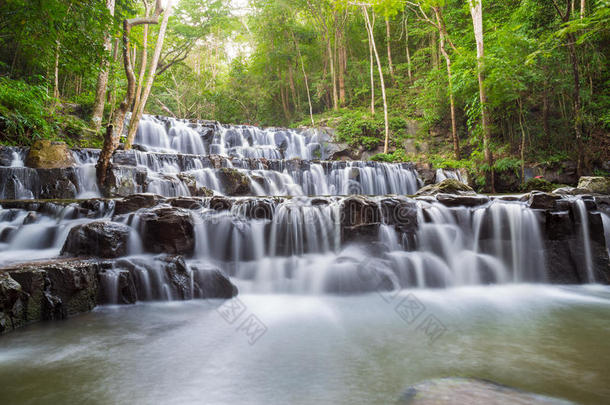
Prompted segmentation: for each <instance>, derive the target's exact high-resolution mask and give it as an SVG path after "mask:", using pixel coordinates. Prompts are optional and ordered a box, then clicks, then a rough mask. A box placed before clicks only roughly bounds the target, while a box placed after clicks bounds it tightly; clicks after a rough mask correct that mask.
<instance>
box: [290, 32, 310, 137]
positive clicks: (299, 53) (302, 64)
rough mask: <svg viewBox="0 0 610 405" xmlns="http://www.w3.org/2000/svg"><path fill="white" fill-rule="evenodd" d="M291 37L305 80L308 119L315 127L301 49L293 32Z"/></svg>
mask: <svg viewBox="0 0 610 405" xmlns="http://www.w3.org/2000/svg"><path fill="white" fill-rule="evenodd" d="M290 34H291V35H292V40H293V41H294V46H295V48H296V50H297V55H298V56H299V60H300V61H301V70H302V71H303V78H304V79H305V88H306V89H307V103H308V104H309V118H310V119H311V125H312V126H315V125H316V123H315V122H314V119H313V107H312V105H311V94H310V93H311V92H310V91H309V80H308V78H307V72H306V71H305V62H304V61H303V55H302V54H301V49H300V48H299V43H298V42H297V39H296V37H295V36H294V32H292V30H291V31H290Z"/></svg>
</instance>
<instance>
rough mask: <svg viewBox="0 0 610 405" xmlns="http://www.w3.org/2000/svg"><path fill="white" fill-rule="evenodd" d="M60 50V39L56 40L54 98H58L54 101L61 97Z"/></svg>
mask: <svg viewBox="0 0 610 405" xmlns="http://www.w3.org/2000/svg"><path fill="white" fill-rule="evenodd" d="M59 50H60V43H59V39H58V40H57V41H55V64H54V65H53V98H54V99H55V100H56V101H55V102H54V103H57V100H58V99H59Z"/></svg>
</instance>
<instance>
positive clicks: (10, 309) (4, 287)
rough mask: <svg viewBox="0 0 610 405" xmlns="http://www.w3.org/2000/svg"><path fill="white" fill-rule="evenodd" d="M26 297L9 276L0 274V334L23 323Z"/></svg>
mask: <svg viewBox="0 0 610 405" xmlns="http://www.w3.org/2000/svg"><path fill="white" fill-rule="evenodd" d="M25 299H27V295H26V294H25V293H24V292H23V290H22V288H21V285H19V283H18V282H16V281H15V280H13V279H12V278H11V276H10V275H8V274H4V273H0V334H1V333H3V332H5V331H9V330H13V329H16V328H17V327H19V326H21V325H22V324H23V323H24V319H23V318H24V314H23V310H24V307H23V301H24V300H25Z"/></svg>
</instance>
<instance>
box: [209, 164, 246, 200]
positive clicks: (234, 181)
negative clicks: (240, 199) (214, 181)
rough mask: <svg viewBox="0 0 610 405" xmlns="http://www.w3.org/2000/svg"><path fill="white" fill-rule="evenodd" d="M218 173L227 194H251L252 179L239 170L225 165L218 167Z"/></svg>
mask: <svg viewBox="0 0 610 405" xmlns="http://www.w3.org/2000/svg"><path fill="white" fill-rule="evenodd" d="M217 175H218V180H219V181H220V184H221V185H222V188H223V190H224V192H225V194H226V195H230V196H242V195H244V196H245V195H249V194H250V179H248V176H246V175H245V174H243V173H242V172H240V171H239V170H237V169H233V168H228V167H223V168H221V169H218V173H217Z"/></svg>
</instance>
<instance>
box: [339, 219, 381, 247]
mask: <svg viewBox="0 0 610 405" xmlns="http://www.w3.org/2000/svg"><path fill="white" fill-rule="evenodd" d="M379 226H380V224H379V223H372V224H361V225H355V226H345V227H343V228H342V229H341V231H342V232H341V241H342V242H343V243H351V242H368V243H370V242H375V241H377V240H378V239H379Z"/></svg>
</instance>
